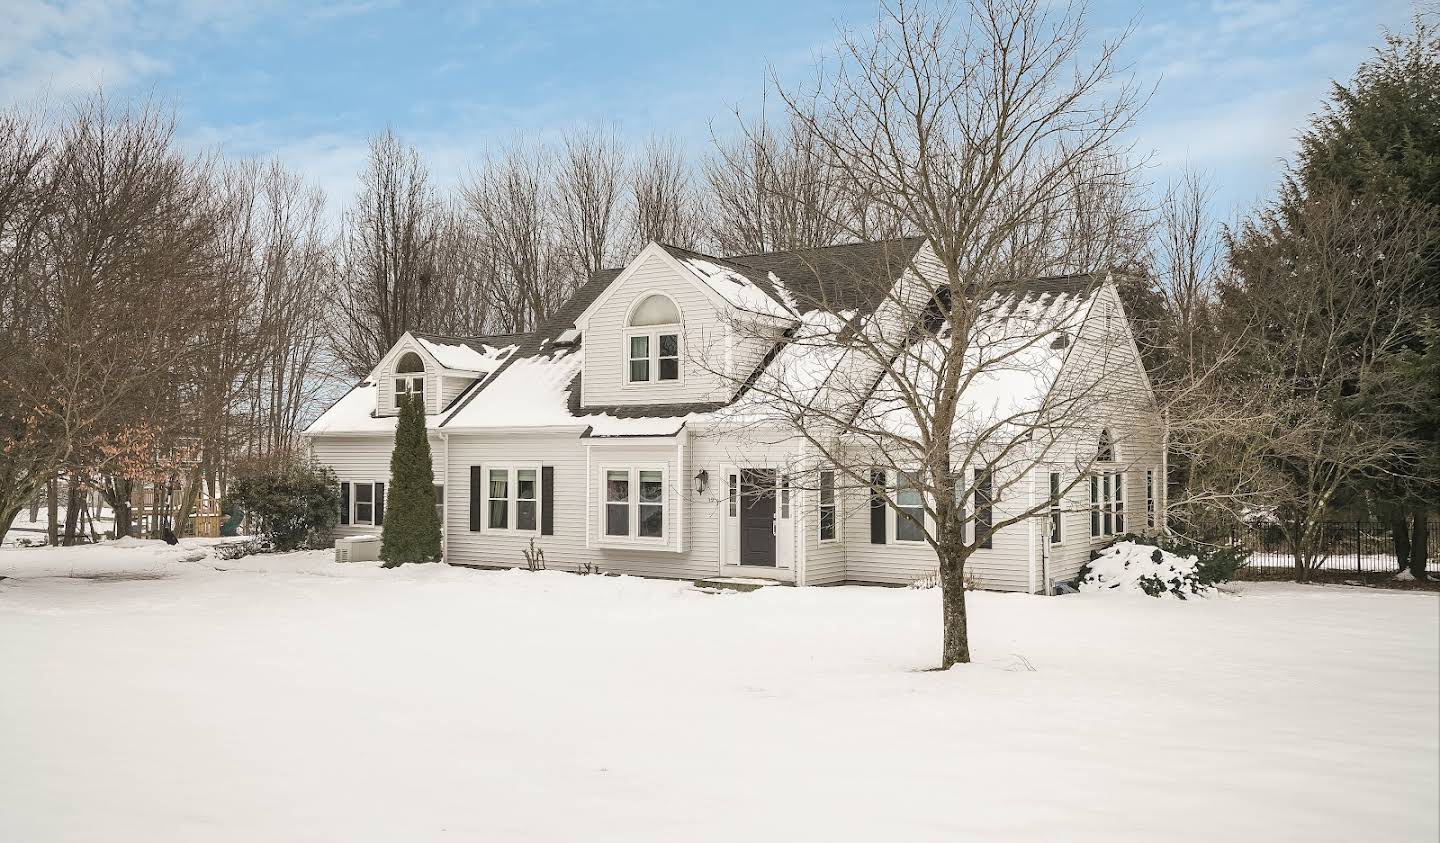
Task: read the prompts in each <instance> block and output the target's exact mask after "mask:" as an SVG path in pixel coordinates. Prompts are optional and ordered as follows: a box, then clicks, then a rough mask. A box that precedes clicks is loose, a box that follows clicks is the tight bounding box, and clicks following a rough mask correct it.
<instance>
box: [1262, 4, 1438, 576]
mask: <svg viewBox="0 0 1440 843" xmlns="http://www.w3.org/2000/svg"><path fill="white" fill-rule="evenodd" d="M1298 164H1299V166H1298V167H1297V170H1296V172H1295V173H1294V174H1293V177H1292V185H1291V189H1292V192H1296V193H1299V192H1306V193H1309V192H1314V191H1317V190H1326V189H1331V188H1339V189H1341V190H1344V191H1348V192H1349V193H1351V194H1353V195H1355V196H1357V197H1363V198H1364V199H1366V200H1371V201H1380V202H1385V203H1389V204H1394V205H1411V206H1421V207H1425V208H1428V209H1430V211H1431V213H1432V214H1433V215H1435V216H1437V217H1440V24H1437V22H1436V20H1435V19H1434V18H1433V16H1430V17H1429V18H1427V17H1426V16H1423V15H1417V16H1416V17H1415V19H1414V28H1413V31H1412V32H1410V33H1408V34H1406V35H1400V34H1395V33H1389V34H1387V35H1386V37H1385V45H1384V46H1383V47H1381V48H1379V49H1377V50H1376V51H1375V56H1374V57H1373V58H1372V59H1371V60H1369V61H1367V62H1365V63H1364V64H1362V65H1361V66H1360V68H1359V69H1358V70H1357V72H1356V74H1355V79H1354V81H1353V82H1352V83H1351V84H1350V85H1341V84H1338V83H1337V84H1335V86H1334V89H1333V91H1332V93H1331V102H1330V104H1329V105H1327V106H1326V108H1325V110H1324V112H1322V113H1321V114H1320V115H1319V116H1317V117H1316V119H1315V120H1314V121H1313V122H1312V124H1311V126H1310V129H1309V130H1308V131H1306V132H1305V133H1304V134H1303V135H1301V137H1300V155H1299V162H1298ZM1430 230H1431V236H1430V238H1429V242H1428V244H1427V245H1425V246H1424V247H1423V253H1424V254H1425V259H1424V266H1425V268H1424V270H1423V271H1422V273H1421V274H1420V277H1419V278H1418V279H1417V282H1418V283H1417V284H1415V285H1413V286H1411V287H1409V288H1408V289H1406V290H1405V291H1403V295H1401V296H1397V297H1396V299H1395V300H1394V301H1393V302H1391V306H1393V307H1394V308H1395V309H1396V310H1397V311H1401V312H1402V313H1403V315H1404V316H1405V318H1406V322H1407V323H1408V324H1407V326H1406V329H1405V330H1404V331H1403V332H1402V335H1401V337H1400V342H1399V343H1398V345H1399V348H1397V349H1389V350H1390V351H1392V352H1396V353H1397V355H1398V356H1397V360H1403V361H1406V362H1402V363H1401V364H1400V365H1402V366H1403V365H1408V366H1411V367H1412V368H1411V369H1410V371H1411V372H1412V373H1413V375H1414V376H1418V377H1421V380H1420V381H1419V382H1418V385H1419V386H1420V387H1421V391H1420V393H1419V394H1414V393H1412V394H1411V395H1409V396H1407V397H1406V398H1405V399H1404V400H1396V401H1394V402H1391V404H1390V406H1387V407H1385V408H1384V411H1385V412H1391V413H1396V414H1398V415H1399V416H1400V417H1401V418H1402V420H1403V421H1402V423H1403V424H1405V425H1407V426H1408V428H1409V429H1410V431H1411V435H1410V439H1411V445H1410V447H1409V448H1407V449H1405V451H1406V452H1405V453H1404V454H1402V458H1401V460H1400V463H1401V465H1400V467H1399V468H1398V469H1396V470H1392V471H1387V472H1380V473H1373V474H1370V475H1369V476H1367V477H1365V478H1363V480H1362V481H1361V483H1360V484H1358V488H1357V491H1358V492H1359V494H1360V495H1362V496H1363V497H1364V498H1365V499H1367V500H1368V501H1369V502H1370V503H1371V504H1373V505H1374V506H1375V507H1376V508H1377V509H1378V510H1379V511H1380V513H1381V514H1382V515H1383V516H1384V517H1386V518H1387V519H1389V520H1390V522H1391V532H1392V535H1393V536H1394V542H1395V555H1396V561H1397V563H1398V567H1400V568H1402V569H1403V568H1406V567H1407V566H1408V567H1409V568H1410V569H1411V571H1412V572H1413V574H1414V575H1415V576H1416V577H1423V576H1424V571H1425V561H1426V559H1425V557H1426V542H1425V538H1426V520H1427V519H1428V518H1429V517H1430V515H1431V514H1432V513H1433V511H1434V508H1435V501H1436V500H1440V465H1437V462H1436V460H1435V459H1433V457H1432V455H1433V454H1434V453H1435V451H1436V449H1437V448H1440V439H1437V436H1436V427H1435V422H1434V417H1433V408H1434V407H1435V406H1437V405H1440V380H1435V379H1430V378H1427V377H1424V369H1423V366H1422V365H1421V363H1419V362H1414V361H1422V362H1423V361H1425V360H1427V359H1433V356H1434V350H1433V348H1432V347H1431V346H1432V345H1433V343H1434V342H1435V336H1436V335H1435V332H1434V330H1433V327H1434V325H1436V324H1437V323H1440V224H1436V225H1432V226H1431V229H1430Z"/></svg>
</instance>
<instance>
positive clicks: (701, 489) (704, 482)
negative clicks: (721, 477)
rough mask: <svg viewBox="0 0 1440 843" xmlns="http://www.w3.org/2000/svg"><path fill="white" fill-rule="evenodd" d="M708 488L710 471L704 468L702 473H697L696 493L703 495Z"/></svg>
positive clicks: (701, 470)
mask: <svg viewBox="0 0 1440 843" xmlns="http://www.w3.org/2000/svg"><path fill="white" fill-rule="evenodd" d="M708 488H710V472H708V471H706V470H705V469H703V468H702V469H700V473H699V474H697V475H695V494H697V495H703V494H705V490H706V489H708Z"/></svg>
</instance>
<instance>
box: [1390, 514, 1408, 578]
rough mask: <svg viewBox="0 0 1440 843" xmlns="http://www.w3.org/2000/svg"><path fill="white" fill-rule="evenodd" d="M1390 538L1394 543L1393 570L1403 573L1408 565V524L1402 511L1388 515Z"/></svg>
mask: <svg viewBox="0 0 1440 843" xmlns="http://www.w3.org/2000/svg"><path fill="white" fill-rule="evenodd" d="M1390 538H1391V539H1392V540H1393V541H1394V542H1395V570H1396V571H1397V572H1398V571H1403V570H1405V568H1406V567H1407V566H1409V564H1410V522H1409V520H1407V519H1406V517H1405V510H1403V509H1397V510H1396V511H1395V512H1393V513H1392V514H1391V515H1390Z"/></svg>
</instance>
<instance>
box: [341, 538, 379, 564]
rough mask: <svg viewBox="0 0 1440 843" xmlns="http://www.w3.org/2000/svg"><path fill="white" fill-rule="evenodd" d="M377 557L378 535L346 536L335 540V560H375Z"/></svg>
mask: <svg viewBox="0 0 1440 843" xmlns="http://www.w3.org/2000/svg"><path fill="white" fill-rule="evenodd" d="M379 559H380V537H379V536H347V537H345V538H343V539H336V540H335V561H336V562H377V561H379Z"/></svg>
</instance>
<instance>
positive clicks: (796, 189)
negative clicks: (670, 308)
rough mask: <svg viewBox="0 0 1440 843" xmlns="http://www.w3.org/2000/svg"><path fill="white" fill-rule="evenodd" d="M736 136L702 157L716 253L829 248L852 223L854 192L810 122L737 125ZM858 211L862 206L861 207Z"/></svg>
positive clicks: (856, 195)
mask: <svg viewBox="0 0 1440 843" xmlns="http://www.w3.org/2000/svg"><path fill="white" fill-rule="evenodd" d="M741 129H742V132H741V137H740V138H739V139H738V140H735V141H732V142H728V143H725V142H717V143H716V144H715V153H714V154H713V155H712V156H711V157H710V158H708V159H706V161H705V165H704V169H705V176H706V179H707V180H708V182H709V187H710V195H709V198H710V200H711V202H712V203H713V205H714V209H715V210H714V214H713V215H712V217H711V219H710V226H711V229H710V236H711V239H712V240H713V241H714V242H715V244H716V245H717V247H718V248H719V250H720V252H721V254H726V255H738V254H747V253H749V254H753V253H758V252H775V251H790V250H794V249H809V248H814V247H816V246H829V245H831V244H833V243H836V242H839V241H840V240H842V239H844V238H845V237H846V235H847V234H850V233H851V232H852V231H853V230H854V228H855V225H854V221H852V220H851V219H850V217H851V215H852V214H854V213H855V211H856V210H857V207H856V206H855V205H854V204H853V200H854V199H855V198H856V197H859V196H862V195H863V194H860V193H854V192H851V193H847V192H846V190H845V188H846V187H848V185H847V184H846V183H845V181H844V179H843V178H841V177H840V175H839V174H838V173H834V172H832V171H831V170H832V168H833V167H835V166H836V162H834V161H833V160H832V159H831V157H830V153H831V152H832V150H831V149H829V148H827V147H826V145H825V143H824V142H823V141H822V140H821V139H820V138H819V137H818V136H817V134H816V133H817V132H818V131H820V126H819V125H818V124H817V123H816V122H815V121H812V120H808V119H803V118H793V119H791V120H789V122H788V123H787V124H786V125H785V126H784V127H782V128H780V129H776V128H775V127H773V126H771V125H770V124H769V122H767V121H766V120H765V119H764V118H761V119H760V120H758V121H756V122H755V123H754V124H750V125H747V124H745V123H744V122H743V121H742V122H741ZM861 210H863V208H862V209H861Z"/></svg>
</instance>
